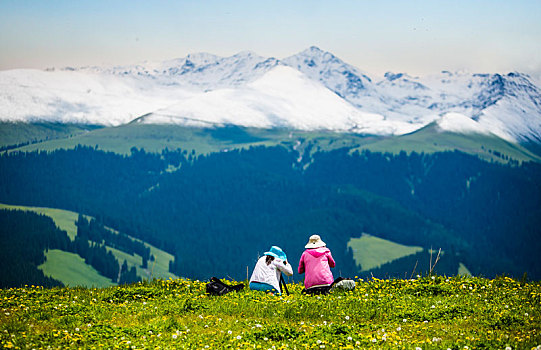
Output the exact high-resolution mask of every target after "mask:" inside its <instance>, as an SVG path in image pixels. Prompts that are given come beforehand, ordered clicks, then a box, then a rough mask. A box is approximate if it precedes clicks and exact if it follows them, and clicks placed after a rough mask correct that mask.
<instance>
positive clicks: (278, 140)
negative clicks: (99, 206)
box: [16, 122, 541, 162]
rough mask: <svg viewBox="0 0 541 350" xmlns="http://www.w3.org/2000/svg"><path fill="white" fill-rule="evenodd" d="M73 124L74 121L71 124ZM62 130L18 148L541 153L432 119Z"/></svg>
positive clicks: (489, 156)
mask: <svg viewBox="0 0 541 350" xmlns="http://www.w3.org/2000/svg"><path fill="white" fill-rule="evenodd" d="M74 127H75V126H74ZM69 130H70V133H69V134H68V132H67V131H66V133H64V134H60V135H56V136H55V137H50V139H49V140H44V141H43V142H39V143H33V144H29V145H24V146H21V147H19V148H16V149H17V150H21V151H34V150H46V151H52V150H55V149H70V148H74V147H75V146H77V145H86V146H89V147H96V146H97V147H98V148H99V149H102V150H106V151H112V152H115V153H119V154H129V153H130V150H131V149H132V148H133V147H136V148H144V149H145V150H146V151H147V152H161V150H163V149H166V148H167V149H170V150H173V149H178V148H180V149H183V150H186V151H188V152H191V151H192V150H193V151H194V153H195V154H209V153H213V152H224V151H228V150H231V149H238V148H248V147H250V146H259V145H264V146H274V145H278V144H280V145H283V146H285V147H287V148H290V149H295V150H297V151H299V152H300V153H301V154H304V152H305V151H308V152H309V153H313V152H317V151H321V150H326V151H328V150H333V149H337V148H341V147H347V148H350V149H352V150H355V149H358V150H363V149H368V150H371V151H373V152H390V153H395V154H397V153H399V152H400V151H406V152H408V153H410V152H417V153H435V152H443V151H449V150H459V151H462V152H465V153H469V154H473V155H476V156H478V157H480V158H481V159H484V160H488V161H498V162H507V161H509V160H510V159H513V160H517V161H529V160H534V161H541V158H540V157H539V156H537V155H535V154H534V153H532V152H531V151H529V150H528V149H526V148H525V147H522V146H520V145H518V144H513V143H510V142H508V141H505V140H503V139H501V138H499V137H497V136H490V135H481V134H470V135H466V134H455V133H450V132H440V131H438V129H437V127H436V126H435V125H434V124H431V125H428V126H426V127H424V128H422V129H420V130H417V131H415V132H413V133H411V134H407V135H400V136H391V137H381V136H370V135H359V134H348V133H336V132H331V131H300V130H289V129H260V128H244V127H237V126H225V127H216V128H197V127H185V126H178V125H147V124H138V123H136V122H134V123H130V124H126V125H122V126H118V127H108V128H99V129H95V128H94V129H91V130H85V131H84V132H82V131H81V132H72V131H71V129H69Z"/></svg>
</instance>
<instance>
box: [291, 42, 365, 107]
mask: <svg viewBox="0 0 541 350" xmlns="http://www.w3.org/2000/svg"><path fill="white" fill-rule="evenodd" d="M282 62H283V63H284V64H286V65H288V66H290V67H293V68H295V69H297V70H299V71H301V72H303V73H304V74H306V75H307V76H308V77H309V78H311V79H313V80H317V81H320V82H321V83H322V84H323V85H325V86H326V87H328V88H329V89H330V90H332V91H334V92H335V93H336V94H337V95H338V96H340V97H342V98H346V99H347V97H348V96H358V95H359V94H365V93H366V92H367V91H369V90H370V89H371V86H372V81H371V79H370V78H369V77H368V76H367V75H366V74H364V73H363V72H361V71H360V70H359V69H357V68H355V67H353V66H351V65H349V64H347V63H345V62H344V61H342V60H341V59H339V58H338V57H336V56H334V55H333V54H332V53H330V52H326V51H322V50H321V49H319V48H317V47H315V46H312V47H310V48H309V49H306V50H304V51H302V52H300V53H298V54H296V55H293V56H290V57H287V58H285V59H283V60H282Z"/></svg>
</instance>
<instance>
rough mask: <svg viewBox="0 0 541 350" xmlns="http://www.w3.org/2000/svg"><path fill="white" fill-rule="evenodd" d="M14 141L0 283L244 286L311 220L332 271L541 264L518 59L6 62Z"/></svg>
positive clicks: (538, 192)
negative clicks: (412, 64)
mask: <svg viewBox="0 0 541 350" xmlns="http://www.w3.org/2000/svg"><path fill="white" fill-rule="evenodd" d="M0 147H1V148H0V203H2V204H1V205H0V218H1V220H0V243H1V244H0V250H1V253H2V254H1V255H0V256H1V257H2V258H1V259H0V261H2V263H3V264H2V273H1V274H0V286H1V287H6V286H20V285H24V284H42V285H58V284H65V285H78V284H81V285H111V284H118V283H129V282H133V281H136V280H139V279H151V278H155V277H158V278H168V277H177V276H181V277H189V278H197V279H206V278H209V277H211V276H217V277H232V278H234V279H236V280H242V279H245V278H246V277H247V275H248V274H249V272H250V271H251V269H252V268H253V266H254V264H255V262H256V260H257V258H258V256H259V255H261V254H262V253H263V252H265V251H267V250H268V248H270V246H272V245H278V246H280V247H281V248H283V249H284V250H285V251H286V253H287V254H288V257H289V260H290V261H291V262H292V264H293V265H294V266H295V265H296V264H297V263H298V259H299V257H300V255H301V253H302V251H303V247H304V244H305V243H306V241H307V239H308V237H309V236H310V235H311V234H314V233H317V234H320V235H321V236H322V238H323V240H324V241H325V242H326V243H327V246H328V247H329V248H330V249H331V251H332V253H333V256H334V258H335V260H336V262H337V267H336V269H335V271H334V274H335V277H337V276H338V275H342V276H345V277H353V276H355V275H357V276H375V277H381V278H387V277H400V278H411V276H413V275H414V274H428V273H434V272H435V273H439V274H446V275H456V274H458V273H471V274H473V275H482V276H487V277H493V276H495V275H502V274H505V275H510V276H513V277H519V278H530V279H535V280H539V279H540V278H541V262H540V260H539V251H541V240H540V238H541V89H540V87H539V82H537V81H535V79H534V78H532V77H530V76H528V75H525V74H521V73H518V72H511V73H507V74H485V73H483V74H471V73H466V72H448V71H443V72H441V73H439V74H435V75H430V76H425V77H415V76H410V75H408V74H406V73H391V72H389V73H386V74H385V75H384V76H382V77H379V78H376V77H374V76H371V75H370V74H369V73H367V72H363V71H362V70H360V69H358V68H356V67H354V66H352V65H349V64H347V63H346V62H344V61H342V60H341V59H339V58H338V57H336V56H334V55H333V54H332V53H330V52H325V51H322V50H320V49H319V48H317V47H310V48H309V49H307V50H305V51H303V52H300V53H298V54H296V55H294V56H291V57H287V58H284V59H276V58H273V57H271V58H267V57H261V56H258V55H256V54H254V53H251V52H241V53H239V54H236V55H234V56H231V57H219V56H215V55H212V54H207V53H198V54H191V55H188V56H186V57H185V58H181V59H174V60H170V61H165V62H154V63H150V62H144V63H142V64H138V65H131V66H115V67H81V68H70V67H68V68H62V69H54V68H51V69H47V70H31V69H18V70H8V71H0ZM67 267H71V271H68V270H69V269H68V268H67ZM83 271H84V272H83ZM74 275H77V276H81V275H84V276H86V277H87V278H86V279H77V278H75V279H74V278H73V276H74ZM301 278H302V275H301V276H299V275H294V277H293V279H294V280H297V281H298V280H300V279H301Z"/></svg>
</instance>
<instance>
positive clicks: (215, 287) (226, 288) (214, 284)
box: [206, 277, 244, 295]
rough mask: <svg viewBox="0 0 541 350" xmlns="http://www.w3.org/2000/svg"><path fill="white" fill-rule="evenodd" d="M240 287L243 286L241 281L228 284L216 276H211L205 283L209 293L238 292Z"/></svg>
mask: <svg viewBox="0 0 541 350" xmlns="http://www.w3.org/2000/svg"><path fill="white" fill-rule="evenodd" d="M242 288H244V284H242V283H239V284H236V285H234V286H230V285H228V284H226V283H224V282H222V281H220V280H219V279H218V278H216V277H212V278H211V279H210V282H209V283H207V285H206V289H207V293H208V294H210V295H224V294H227V293H229V292H232V291H235V292H238V291H239V290H241V289H242Z"/></svg>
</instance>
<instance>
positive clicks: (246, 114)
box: [0, 47, 541, 142]
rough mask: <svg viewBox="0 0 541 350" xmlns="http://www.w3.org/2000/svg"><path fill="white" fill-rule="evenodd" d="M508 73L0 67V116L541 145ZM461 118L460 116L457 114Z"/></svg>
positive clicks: (288, 64)
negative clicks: (462, 137) (437, 131)
mask: <svg viewBox="0 0 541 350" xmlns="http://www.w3.org/2000/svg"><path fill="white" fill-rule="evenodd" d="M533 81H534V80H532V79H531V78H530V77H528V76H526V75H523V74H519V73H509V74H507V75H500V74H470V73H466V72H447V71H444V72H441V73H439V74H435V75H430V76H426V77H412V76H410V75H408V74H406V73H391V72H389V73H386V74H385V76H384V77H382V78H381V79H374V78H371V77H370V76H369V75H368V74H367V73H365V72H362V71H361V70H359V69H358V68H356V67H353V66H351V65H349V64H347V63H345V62H344V61H342V60H340V59H339V58H338V57H336V56H334V55H333V54H332V53H330V52H325V51H322V50H320V49H318V48H317V47H311V48H309V49H307V50H305V51H302V52H300V53H298V54H296V55H293V56H290V57H287V58H285V59H283V60H278V59H276V58H272V57H271V58H266V57H261V56H258V55H256V54H254V53H251V52H241V53H238V54H236V55H233V56H231V57H220V56H216V55H212V54H208V53H198V54H190V55H188V56H186V57H184V58H179V59H174V60H169V61H164V62H155V63H152V62H144V63H142V64H139V65H131V66H117V67H109V68H107V67H105V68H104V67H83V68H66V69H63V70H55V71H39V70H11V71H0V120H4V121H5V120H16V121H32V120H49V121H60V122H78V123H92V124H104V125H120V124H124V123H127V122H130V121H132V120H136V119H137V118H139V117H141V116H144V117H141V118H139V119H137V121H138V122H142V123H151V122H152V123H181V124H186V125H209V124H213V123H218V124H225V123H231V124H237V125H245V126H261V127H278V126H287V127H293V128H300V129H332V130H343V131H354V132H361V133H375V134H404V133H408V132H412V131H414V130H417V129H419V128H421V127H423V126H425V125H427V124H429V123H431V122H434V121H438V125H439V127H440V128H443V129H445V128H447V129H448V130H453V131H455V132H466V131H468V132H473V131H476V132H490V133H493V134H495V135H498V136H500V137H503V138H505V139H507V140H511V141H531V140H533V141H536V142H541V91H540V89H539V87H538V86H537V85H536V84H535V83H534V82H533ZM459 116H460V117H459Z"/></svg>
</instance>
